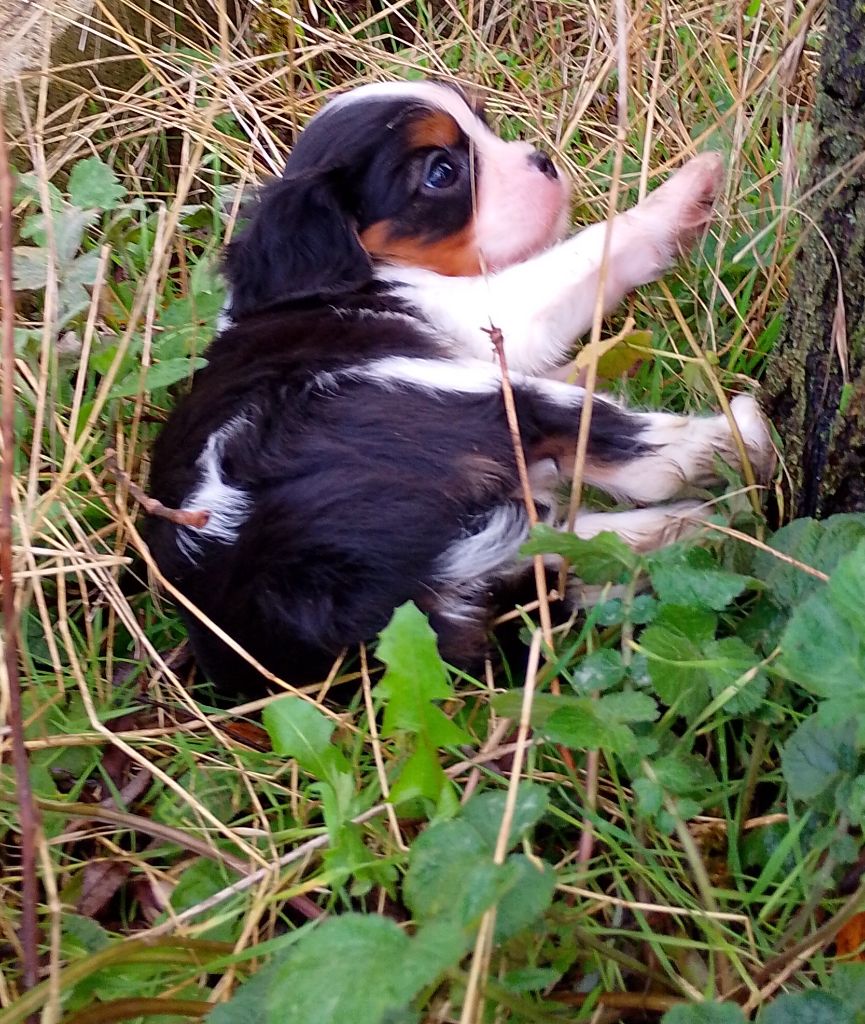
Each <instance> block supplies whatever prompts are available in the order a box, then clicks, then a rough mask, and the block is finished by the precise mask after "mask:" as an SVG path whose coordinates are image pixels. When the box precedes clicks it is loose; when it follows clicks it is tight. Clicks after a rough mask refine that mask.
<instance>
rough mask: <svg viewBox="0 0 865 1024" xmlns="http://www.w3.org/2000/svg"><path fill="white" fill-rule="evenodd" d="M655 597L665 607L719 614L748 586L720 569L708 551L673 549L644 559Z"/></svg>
mask: <svg viewBox="0 0 865 1024" xmlns="http://www.w3.org/2000/svg"><path fill="white" fill-rule="evenodd" d="M648 569H649V575H650V576H651V578H652V585H653V587H654V588H655V593H656V594H657V595H658V597H659V598H660V599H661V600H662V601H664V602H665V603H667V604H678V605H687V606H690V607H695V608H711V609H713V610H714V611H721V610H722V609H724V608H726V607H727V605H728V604H729V603H730V602H731V601H732V600H733V599H734V598H736V597H738V596H739V594H741V593H742V591H743V590H745V588H746V587H748V586H749V585H750V584H751V580H750V579H749V578H748V577H747V576H740V575H738V574H737V573H732V572H726V571H724V570H723V569H720V568H719V567H718V565H717V564H716V562H715V560H714V559H713V558H712V556H711V554H710V553H709V552H708V551H705V550H704V549H703V548H693V547H692V548H686V547H683V546H682V545H679V544H677V545H673V546H671V547H668V548H662V549H661V550H660V551H658V552H655V553H654V554H653V555H651V556H649V558H648Z"/></svg>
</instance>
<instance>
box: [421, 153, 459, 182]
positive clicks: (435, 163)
mask: <svg viewBox="0 0 865 1024" xmlns="http://www.w3.org/2000/svg"><path fill="white" fill-rule="evenodd" d="M457 173H458V172H457V166H456V164H455V163H454V162H453V160H451V158H450V157H449V156H448V155H447V153H432V154H431V155H430V156H429V157H428V159H427V162H426V167H425V168H424V174H423V183H424V185H425V186H426V188H434V189H442V188H449V187H450V186H451V185H453V183H454V182H455V181H456V179H457Z"/></svg>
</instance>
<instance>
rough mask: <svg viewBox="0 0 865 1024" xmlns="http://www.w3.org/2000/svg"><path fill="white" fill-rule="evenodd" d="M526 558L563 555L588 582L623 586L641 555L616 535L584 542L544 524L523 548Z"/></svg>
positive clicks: (599, 535) (602, 534)
mask: <svg viewBox="0 0 865 1024" xmlns="http://www.w3.org/2000/svg"><path fill="white" fill-rule="evenodd" d="M520 551H521V553H522V554H524V555H543V554H554V555H562V556H563V557H564V558H567V559H568V561H569V562H570V563H571V564H572V565H573V567H574V571H575V572H576V574H577V575H578V576H579V577H580V579H581V580H583V581H584V582H585V583H623V582H625V581H626V580H628V579H630V577H631V576H632V575H633V574H634V572H635V571H636V569H637V567H638V566H639V564H640V556H639V555H638V554H637V553H636V552H635V551H634V550H633V549H631V548H629V547H628V545H627V544H626V543H625V542H624V541H623V540H622V538H621V537H619V536H618V534H615V533H599V534H598V535H597V536H596V537H592V538H591V539H590V540H583V539H582V538H581V537H577V536H576V535H574V534H572V533H562V532H561V531H560V530H554V529H553V528H552V527H551V526H545V525H543V524H541V525H539V526H536V527H535V528H534V529H533V530H532V534H531V536H530V537H529V539H528V540H527V541H526V543H525V544H523V546H522V548H521V549H520Z"/></svg>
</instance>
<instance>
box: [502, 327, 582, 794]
mask: <svg viewBox="0 0 865 1024" xmlns="http://www.w3.org/2000/svg"><path fill="white" fill-rule="evenodd" d="M483 331H484V333H485V334H488V335H489V336H490V341H491V342H492V345H493V348H494V349H495V353H496V357H497V359H498V361H499V367H500V369H501V371H502V398H503V400H504V403H505V414H506V416H507V420H508V430H509V431H510V434H511V442H512V443H513V446H514V458H515V459H516V462H517V473H518V475H519V478H520V487H521V488H522V492H523V501H524V502H525V505H526V512H527V513H528V516H529V523H530V524H531V525H532V526H536V525H537V522H538V510H537V508H536V507H535V496H534V495H533V494H532V485H531V482H530V480H529V470H528V465H527V463H526V453H525V450H524V448H523V439H522V437H521V436H520V424H519V420H518V419H517V407H516V404H515V402H514V389H513V385H512V384H511V378H510V374H509V373H508V360H507V357H506V356H505V339H504V335H503V334H502V331H501V328H500V327H495V326H494V325H492V324H491V325H490V326H489V327H484V328H483ZM532 565H533V567H534V570H535V588H536V589H537V592H538V609H539V612H540V618H541V632H542V634H543V638H544V643H545V644H546V645H547V650H548V651H549V652H550V654H552V651H553V620H552V616H551V615H550V597H549V593H548V592H547V571H546V568H545V567H544V558H543V555H535V556H534V558H533V559H532ZM550 689H551V691H552V692H553V693H554V694H556V695H558V694H559V693H560V692H561V689H560V686H559V680H558V679H553V680H552V681H551V682H550ZM559 753H560V754H561V756H562V760H563V761H564V762H565V764H566V765H567V767H568V770H569V771H570V772H572V773H573V774H576V771H577V766H576V764H575V762H574V757H573V755H572V754H571V752H570V750H568V748H567V747H562V746H560V747H559Z"/></svg>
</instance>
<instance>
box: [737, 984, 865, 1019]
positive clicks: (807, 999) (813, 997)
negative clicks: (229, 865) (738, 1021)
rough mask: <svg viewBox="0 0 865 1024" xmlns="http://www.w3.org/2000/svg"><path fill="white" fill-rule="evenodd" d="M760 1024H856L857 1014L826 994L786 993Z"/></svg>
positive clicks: (763, 1013)
mask: <svg viewBox="0 0 865 1024" xmlns="http://www.w3.org/2000/svg"><path fill="white" fill-rule="evenodd" d="M757 1019H758V1021H759V1024H856V1021H857V1014H856V1011H855V1010H853V1009H852V1008H850V1007H847V1006H845V1005H844V1004H843V1003H842V1002H841V1001H840V1000H839V999H836V998H835V997H834V996H830V995H828V994H827V993H825V992H797V993H785V994H784V995H781V996H778V998H777V999H776V1000H774V1002H772V1003H770V1004H769V1006H767V1007H766V1009H765V1010H764V1011H763V1012H762V1013H761V1014H760V1016H759V1017H758V1018H757Z"/></svg>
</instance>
